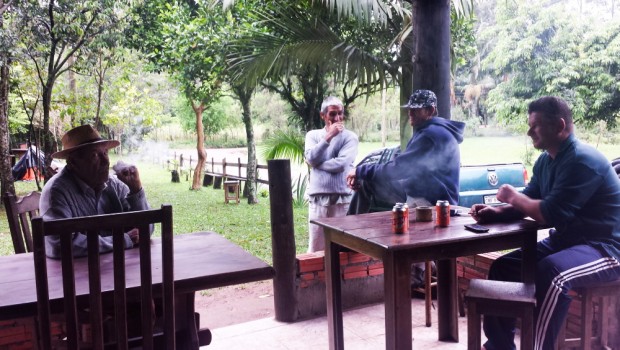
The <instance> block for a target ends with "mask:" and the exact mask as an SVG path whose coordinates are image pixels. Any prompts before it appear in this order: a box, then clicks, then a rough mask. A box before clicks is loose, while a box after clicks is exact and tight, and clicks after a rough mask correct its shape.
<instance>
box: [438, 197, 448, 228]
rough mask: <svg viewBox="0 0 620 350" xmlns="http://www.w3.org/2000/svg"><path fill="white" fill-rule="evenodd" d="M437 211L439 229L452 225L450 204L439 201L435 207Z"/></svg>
mask: <svg viewBox="0 0 620 350" xmlns="http://www.w3.org/2000/svg"><path fill="white" fill-rule="evenodd" d="M435 211H436V214H437V215H436V217H437V219H436V225H437V226H439V227H447V226H448V225H450V202H448V201H441V200H440V201H437V204H436V205H435Z"/></svg>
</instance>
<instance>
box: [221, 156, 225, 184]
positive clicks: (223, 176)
mask: <svg viewBox="0 0 620 350" xmlns="http://www.w3.org/2000/svg"><path fill="white" fill-rule="evenodd" d="M222 178H224V181H226V158H224V159H222Z"/></svg>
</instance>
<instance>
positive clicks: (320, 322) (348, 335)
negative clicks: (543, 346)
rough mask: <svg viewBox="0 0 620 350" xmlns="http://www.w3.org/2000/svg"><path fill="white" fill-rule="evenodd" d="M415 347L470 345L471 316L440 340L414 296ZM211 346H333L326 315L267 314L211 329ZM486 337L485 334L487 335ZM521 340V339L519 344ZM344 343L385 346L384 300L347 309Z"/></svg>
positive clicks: (359, 349) (362, 348)
mask: <svg viewBox="0 0 620 350" xmlns="http://www.w3.org/2000/svg"><path fill="white" fill-rule="evenodd" d="M411 304H412V305H411V306H412V311H413V315H412V318H413V319H412V326H413V332H412V333H413V343H412V344H413V349H450V350H465V349H466V348H467V318H466V317H460V318H459V339H460V341H459V342H458V343H445V342H439V341H438V340H437V315H436V310H434V311H433V312H434V313H433V322H432V326H431V327H426V326H425V325H424V323H425V322H424V301H423V300H420V299H412V300H411ZM211 332H212V334H213V340H212V342H211V345H209V346H208V347H203V349H208V350H233V349H255V350H259V349H264V350H267V349H269V350H306V349H307V350H320V349H329V345H328V335H327V319H326V317H325V316H323V317H318V318H314V319H311V320H306V321H300V322H295V323H283V322H278V321H276V320H275V319H274V318H265V319H260V320H256V321H250V322H246V323H240V324H236V325H231V326H227V327H222V328H216V329H212V330H211ZM483 339H484V336H483ZM518 343H519V341H518V339H517V344H518ZM344 344H345V348H346V349H354V350H377V349H385V313H384V306H383V304H375V305H370V306H366V307H362V308H358V309H354V310H348V311H345V313H344Z"/></svg>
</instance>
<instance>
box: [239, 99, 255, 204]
mask: <svg viewBox="0 0 620 350" xmlns="http://www.w3.org/2000/svg"><path fill="white" fill-rule="evenodd" d="M235 92H236V93H237V96H238V97H239V101H240V102H241V106H242V107H243V124H245V135H246V139H247V143H248V166H247V173H246V177H247V179H248V181H247V182H246V187H247V192H248V204H256V203H258V197H257V195H256V179H257V177H258V176H257V172H258V169H256V143H255V142H254V127H253V126H252V111H251V109H250V100H251V99H252V93H253V89H247V90H246V89H244V88H243V87H235Z"/></svg>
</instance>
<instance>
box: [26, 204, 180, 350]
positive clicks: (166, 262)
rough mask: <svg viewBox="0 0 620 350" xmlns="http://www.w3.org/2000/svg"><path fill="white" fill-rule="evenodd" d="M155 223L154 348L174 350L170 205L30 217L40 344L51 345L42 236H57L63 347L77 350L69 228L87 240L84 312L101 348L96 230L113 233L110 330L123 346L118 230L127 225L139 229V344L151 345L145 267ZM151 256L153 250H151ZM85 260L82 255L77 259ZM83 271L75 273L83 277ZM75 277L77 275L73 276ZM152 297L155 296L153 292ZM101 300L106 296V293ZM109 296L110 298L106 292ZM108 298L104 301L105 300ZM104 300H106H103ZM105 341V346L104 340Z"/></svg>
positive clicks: (124, 303)
mask: <svg viewBox="0 0 620 350" xmlns="http://www.w3.org/2000/svg"><path fill="white" fill-rule="evenodd" d="M152 223H161V240H162V252H161V256H162V286H161V288H158V289H157V291H158V293H159V292H161V294H162V295H161V297H162V300H163V320H164V324H163V341H159V340H158V342H157V343H158V344H155V345H159V346H163V348H165V349H174V348H175V318H174V317H175V316H174V275H173V274H174V266H173V263H174V260H173V239H172V237H173V233H172V207H171V206H169V205H163V206H162V207H161V209H157V210H144V211H135V212H127V213H119V214H108V215H95V216H88V217H78V218H70V219H59V220H44V219H43V218H41V217H37V218H34V219H33V220H32V226H33V233H34V235H33V244H34V266H35V278H36V288H37V307H38V316H39V327H40V330H39V332H40V348H42V349H50V348H51V335H50V327H49V324H50V322H49V319H50V301H49V290H48V272H47V258H46V254H45V240H44V238H45V236H52V235H54V236H58V237H59V238H60V245H61V247H60V249H61V265H62V282H63V291H64V299H63V304H64V316H65V321H66V331H67V341H66V343H67V344H66V345H67V347H68V348H69V349H78V348H79V347H80V346H81V345H82V344H80V342H79V322H78V316H77V315H78V309H80V310H83V307H82V306H81V304H80V307H78V302H80V303H82V302H84V300H82V299H81V298H76V289H75V278H76V271H75V270H74V268H75V260H76V259H79V258H74V257H73V242H72V237H73V233H74V232H81V233H83V234H85V235H86V236H87V240H88V258H87V259H88V281H89V295H88V302H87V303H86V304H87V305H88V306H87V307H88V314H89V315H90V328H91V336H90V338H91V339H92V348H93V349H103V348H104V339H103V318H104V316H103V307H102V292H101V289H102V288H101V271H102V270H103V269H106V268H108V267H107V266H101V265H100V254H99V249H98V240H99V233H100V232H101V231H106V232H107V233H110V232H111V234H112V236H113V245H114V249H113V253H112V254H113V258H114V259H113V261H114V263H113V269H114V295H113V300H114V303H113V305H114V321H115V322H114V323H115V327H114V331H115V333H116V334H115V339H116V348H118V349H127V348H128V346H129V345H128V344H129V339H128V332H127V325H128V323H127V299H128V298H127V291H126V287H125V284H126V282H125V274H126V271H125V243H124V232H126V231H127V230H128V229H131V228H138V229H139V232H140V233H139V241H140V244H139V256H140V262H139V266H140V281H141V287H140V293H139V294H140V295H139V300H140V302H141V305H142V307H141V324H142V328H141V330H142V332H141V336H142V338H141V347H142V348H144V349H153V348H154V340H153V319H154V315H153V308H152V305H153V300H154V299H153V296H154V291H153V284H152V277H153V276H152V268H151V235H150V232H151V230H150V224H152ZM153 254H154V255H155V254H159V253H158V252H153ZM81 259H85V258H81ZM84 272H85V271H80V272H79V274H80V275H81V276H84ZM78 276H79V275H78ZM156 296H157V297H159V296H160V295H159V294H157V295H156ZM106 298H107V296H106ZM110 299H112V296H111V295H110ZM106 300H108V299H106ZM106 304H107V302H106ZM107 345H109V344H107Z"/></svg>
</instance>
